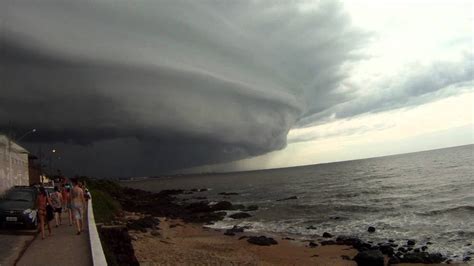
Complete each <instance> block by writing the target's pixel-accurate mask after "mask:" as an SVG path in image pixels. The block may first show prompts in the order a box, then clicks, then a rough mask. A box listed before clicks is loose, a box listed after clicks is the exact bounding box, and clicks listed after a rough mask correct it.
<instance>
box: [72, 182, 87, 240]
mask: <svg viewBox="0 0 474 266" xmlns="http://www.w3.org/2000/svg"><path fill="white" fill-rule="evenodd" d="M85 204H86V202H85V199H84V191H83V190H82V188H81V187H80V186H79V184H78V181H77V180H74V187H73V189H72V191H71V207H72V212H73V214H74V219H75V221H76V230H77V233H76V234H77V235H80V234H81V232H82V227H83V222H82V217H83V212H84V206H85Z"/></svg>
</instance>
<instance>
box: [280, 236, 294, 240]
mask: <svg viewBox="0 0 474 266" xmlns="http://www.w3.org/2000/svg"><path fill="white" fill-rule="evenodd" d="M282 240H295V239H294V238H291V237H284V238H282Z"/></svg>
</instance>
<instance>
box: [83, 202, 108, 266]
mask: <svg viewBox="0 0 474 266" xmlns="http://www.w3.org/2000/svg"><path fill="white" fill-rule="evenodd" d="M87 219H88V224H89V241H90V245H91V253H92V263H93V265H94V266H106V265H107V261H106V260H105V255H104V250H103V249H102V244H101V242H100V237H99V232H98V231H97V226H96V224H95V219H94V211H93V209H92V199H90V200H88V206H87Z"/></svg>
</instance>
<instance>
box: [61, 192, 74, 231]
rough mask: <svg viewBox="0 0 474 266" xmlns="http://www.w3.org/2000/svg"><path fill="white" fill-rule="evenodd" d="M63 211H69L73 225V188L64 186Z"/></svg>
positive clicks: (70, 221) (70, 224) (70, 223)
mask: <svg viewBox="0 0 474 266" xmlns="http://www.w3.org/2000/svg"><path fill="white" fill-rule="evenodd" d="M62 196H63V211H64V212H65V213H67V216H68V218H69V226H72V206H71V189H70V188H69V186H68V187H66V186H65V187H64V188H63V192H62Z"/></svg>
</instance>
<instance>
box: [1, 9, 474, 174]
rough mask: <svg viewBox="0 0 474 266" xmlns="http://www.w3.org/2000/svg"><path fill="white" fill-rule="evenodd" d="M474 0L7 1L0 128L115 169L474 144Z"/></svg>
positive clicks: (68, 165) (79, 166)
mask: <svg viewBox="0 0 474 266" xmlns="http://www.w3.org/2000/svg"><path fill="white" fill-rule="evenodd" d="M472 5H473V4H472V2H471V1H363V0H360V1H359V0H354V1H343V2H337V1H291V2H290V1H288V2H286V1H284V2H283V1H204V0H199V1H147V0H143V1H133V2H130V1H108V0H99V1H86V2H82V1H65V0H62V1H59V0H55V1H50V0H47V1H2V2H1V3H0V10H1V11H0V12H1V14H0V17H1V45H2V46H1V48H2V49H1V54H0V60H1V61H0V62H1V66H0V67H1V71H0V81H1V82H0V86H1V95H0V127H1V128H2V129H4V130H6V129H7V128H8V124H9V122H10V121H11V122H12V124H13V128H14V130H15V132H16V134H17V135H21V134H23V132H27V131H28V130H30V129H31V128H37V129H38V131H37V132H36V133H35V134H31V135H28V136H27V137H26V138H24V139H23V140H22V141H21V142H22V144H23V145H25V146H27V147H28V148H30V150H32V151H33V152H36V151H37V150H38V149H39V147H41V148H42V150H43V152H45V153H46V154H45V157H47V156H48V153H49V152H48V150H51V149H52V148H55V149H56V150H57V151H58V153H57V154H58V155H55V157H56V156H57V157H58V158H55V159H54V163H55V166H57V167H61V168H62V169H63V170H64V171H65V172H66V173H68V174H76V173H78V174H88V175H96V176H104V177H106V176H130V175H133V176H142V175H157V174H160V173H163V172H167V171H177V170H178V171H180V169H187V170H186V171H189V169H192V171H227V170H246V169H261V168H272V167H285V166H293V165H303V164H312V163H320V162H329V161H339V160H347V159H356V158H365V157H373V156H380V155H387V154H395V153H401V152H411V151H417V150H425V149H434V148H441V147H447V146H455V145H463V144H470V143H474V136H473V135H474V117H473V116H474V109H473V108H474V107H473V102H474V91H473V70H474V69H473V60H474V52H473V47H474V39H473V36H474V35H473V34H474V30H473V13H472V10H473V6H472ZM59 157H61V159H59Z"/></svg>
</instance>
